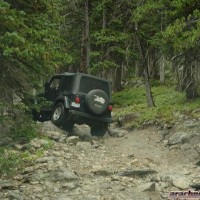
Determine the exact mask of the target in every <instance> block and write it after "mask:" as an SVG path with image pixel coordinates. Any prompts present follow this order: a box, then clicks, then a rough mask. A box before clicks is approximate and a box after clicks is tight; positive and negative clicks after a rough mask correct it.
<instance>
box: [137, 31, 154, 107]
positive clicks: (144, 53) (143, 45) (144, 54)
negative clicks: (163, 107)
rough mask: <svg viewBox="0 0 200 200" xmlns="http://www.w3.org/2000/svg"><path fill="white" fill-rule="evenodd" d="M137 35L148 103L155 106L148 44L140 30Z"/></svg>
mask: <svg viewBox="0 0 200 200" xmlns="http://www.w3.org/2000/svg"><path fill="white" fill-rule="evenodd" d="M136 36H137V40H138V41H137V42H138V48H139V51H140V62H141V67H142V69H143V77H144V82H145V88H146V96H147V104H148V106H149V107H154V106H155V104H154V101H153V95H152V92H151V85H150V82H149V73H148V61H147V51H145V49H147V44H146V41H145V39H143V38H140V36H139V35H138V32H136Z"/></svg>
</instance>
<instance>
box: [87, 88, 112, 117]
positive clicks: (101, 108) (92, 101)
mask: <svg viewBox="0 0 200 200" xmlns="http://www.w3.org/2000/svg"><path fill="white" fill-rule="evenodd" d="M85 103H86V106H87V108H88V109H89V110H90V111H91V112H92V113H94V114H97V115H100V114H102V113H104V112H105V111H106V109H107V107H108V104H109V98H108V95H107V94H106V93H105V92H104V91H103V90H99V89H95V90H91V91H90V92H89V93H88V94H87V95H86V98H85Z"/></svg>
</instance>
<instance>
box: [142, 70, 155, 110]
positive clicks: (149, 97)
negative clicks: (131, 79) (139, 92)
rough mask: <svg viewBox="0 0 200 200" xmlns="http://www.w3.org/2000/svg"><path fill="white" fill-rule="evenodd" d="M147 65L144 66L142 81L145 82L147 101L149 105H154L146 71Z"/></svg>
mask: <svg viewBox="0 0 200 200" xmlns="http://www.w3.org/2000/svg"><path fill="white" fill-rule="evenodd" d="M147 70H148V69H147V66H144V82H145V88H146V95H147V103H148V106H149V107H154V106H155V104H154V101H153V96H152V92H151V85H150V82H149V75H148V71H147Z"/></svg>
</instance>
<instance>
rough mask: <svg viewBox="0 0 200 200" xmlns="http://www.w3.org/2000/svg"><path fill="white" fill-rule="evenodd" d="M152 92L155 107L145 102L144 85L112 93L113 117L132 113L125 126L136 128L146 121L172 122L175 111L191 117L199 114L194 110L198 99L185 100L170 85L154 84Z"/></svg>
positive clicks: (198, 101) (174, 118)
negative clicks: (131, 117)
mask: <svg viewBox="0 0 200 200" xmlns="http://www.w3.org/2000/svg"><path fill="white" fill-rule="evenodd" d="M152 92H153V96H154V100H155V105H156V107H150V108H149V107H148V106H147V104H146V96H145V88H144V87H139V88H132V89H125V90H123V91H121V92H116V93H114V94H113V102H114V113H115V115H114V118H115V119H117V118H118V117H120V116H124V115H129V114H130V115H133V116H135V117H133V119H132V120H131V121H129V122H128V124H127V126H128V127H129V128H136V127H140V126H141V125H143V124H145V123H148V122H153V123H161V124H162V123H174V122H175V121H176V120H177V118H176V117H177V116H176V114H177V113H183V114H184V113H186V114H187V115H189V116H191V117H199V116H200V113H199V112H198V110H197V111H195V112H194V110H195V109H198V108H199V103H200V100H199V99H196V100H195V101H192V102H187V101H185V95H184V94H183V93H180V92H177V91H175V90H174V88H173V87H172V86H171V87H167V86H154V87H152Z"/></svg>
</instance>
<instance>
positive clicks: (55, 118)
mask: <svg viewBox="0 0 200 200" xmlns="http://www.w3.org/2000/svg"><path fill="white" fill-rule="evenodd" d="M51 121H52V122H53V123H54V124H55V125H56V126H58V127H61V128H63V129H64V130H66V131H69V132H70V131H72V129H73V127H74V122H73V121H72V120H71V119H68V118H67V113H66V110H65V107H64V105H63V103H58V104H56V106H55V107H54V109H53V112H52V116H51Z"/></svg>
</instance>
